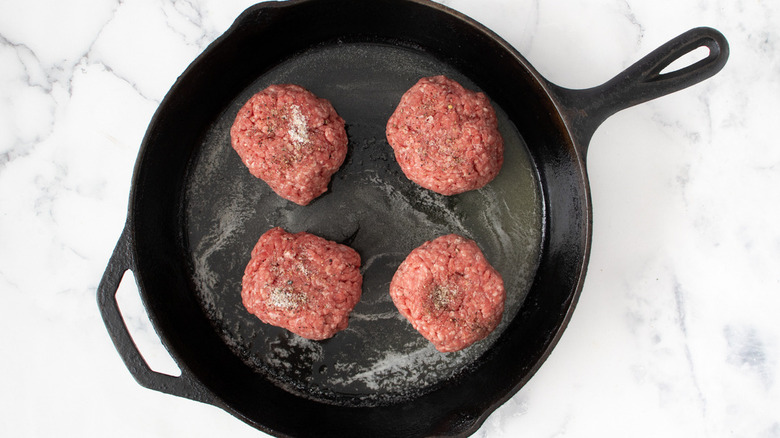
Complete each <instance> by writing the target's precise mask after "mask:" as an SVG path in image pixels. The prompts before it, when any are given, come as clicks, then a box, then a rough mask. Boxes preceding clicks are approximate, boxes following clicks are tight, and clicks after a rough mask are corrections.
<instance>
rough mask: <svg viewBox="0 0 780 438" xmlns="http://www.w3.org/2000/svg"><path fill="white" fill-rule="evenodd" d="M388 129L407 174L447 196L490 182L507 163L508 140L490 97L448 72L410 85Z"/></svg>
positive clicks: (417, 181) (399, 161) (416, 181)
mask: <svg viewBox="0 0 780 438" xmlns="http://www.w3.org/2000/svg"><path fill="white" fill-rule="evenodd" d="M386 133H387V141H388V142H389V143H390V146H392V147H393V150H394V151H395V158H396V160H397V161H398V164H399V165H400V166H401V169H402V170H403V172H404V173H405V174H406V176H407V177H408V178H409V179H410V180H412V181H414V182H415V183H417V184H419V185H421V186H423V187H425V188H426V189H430V190H433V191H435V192H437V193H441V194H442V195H455V194H458V193H463V192H466V191H468V190H474V189H478V188H480V187H482V186H484V185H485V184H487V183H489V182H490V181H492V180H493V178H495V177H496V175H498V171H499V170H501V165H502V164H503V163H504V140H503V138H502V137H501V134H500V133H499V132H498V121H497V119H496V112H495V110H494V109H493V107H492V106H491V105H490V101H488V98H487V97H486V96H485V95H484V94H483V93H476V92H473V91H469V90H466V89H465V88H463V87H462V86H461V85H460V84H459V83H457V82H455V81H453V80H452V79H449V78H447V77H444V76H433V77H429V78H422V79H420V80H419V81H418V82H417V83H416V84H415V85H414V86H413V87H412V88H410V89H409V91H407V92H406V93H405V94H404V95H403V97H401V102H400V103H399V104H398V107H397V108H396V110H395V112H394V113H393V115H392V116H390V119H389V120H388V122H387V132H386Z"/></svg>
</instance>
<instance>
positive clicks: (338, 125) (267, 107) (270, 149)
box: [230, 84, 348, 205]
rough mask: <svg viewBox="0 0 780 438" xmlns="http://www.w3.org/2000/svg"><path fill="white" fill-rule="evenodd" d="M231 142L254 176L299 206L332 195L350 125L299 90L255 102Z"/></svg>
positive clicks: (277, 88)
mask: <svg viewBox="0 0 780 438" xmlns="http://www.w3.org/2000/svg"><path fill="white" fill-rule="evenodd" d="M230 138H231V144H232V146H233V149H235V150H236V152H237V153H238V155H239V156H240V157H241V160H242V161H243V162H244V164H245V165H246V166H247V168H249V172H250V173H252V175H254V176H256V177H258V178H260V179H262V180H263V181H265V182H266V183H267V184H268V185H269V186H270V187H271V189H272V190H273V191H274V192H276V193H277V194H278V195H279V196H281V197H283V198H285V199H288V200H290V201H292V202H295V203H296V204H299V205H307V204H309V203H310V202H311V201H312V200H314V199H315V198H317V197H318V196H320V195H321V194H323V193H325V191H327V189H328V183H329V182H330V179H331V177H332V176H333V174H334V173H335V172H336V171H337V170H338V169H339V167H340V166H341V164H342V163H343V162H344V158H345V157H346V155H347V142H348V140H347V133H346V130H345V128H344V120H343V119H342V118H341V117H339V115H338V114H337V113H336V110H335V109H334V108H333V106H332V105H331V104H330V102H328V101H327V100H326V99H320V98H318V97H317V96H315V95H314V94H312V93H311V92H309V91H308V90H306V89H304V88H303V87H300V86H298V85H293V84H279V85H271V86H269V87H268V88H266V89H264V90H263V91H261V92H259V93H257V94H255V95H254V96H252V97H251V98H250V99H249V100H248V101H247V102H246V103H245V104H244V106H243V107H242V108H241V109H240V110H239V111H238V114H237V115H236V119H235V121H234V122H233V126H232V127H231V129H230Z"/></svg>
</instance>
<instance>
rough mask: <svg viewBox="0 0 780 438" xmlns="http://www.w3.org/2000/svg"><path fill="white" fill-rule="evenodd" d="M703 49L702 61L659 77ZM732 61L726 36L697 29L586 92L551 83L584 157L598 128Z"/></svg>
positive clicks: (713, 73) (714, 71)
mask: <svg viewBox="0 0 780 438" xmlns="http://www.w3.org/2000/svg"><path fill="white" fill-rule="evenodd" d="M701 47H706V48H707V49H709V54H708V55H707V56H706V57H705V58H704V59H701V60H699V61H697V62H695V63H693V64H691V65H688V66H686V67H683V68H681V69H679V70H674V71H671V72H664V73H661V72H662V71H663V70H664V69H665V68H666V67H668V66H669V65H670V64H671V63H673V62H674V61H676V60H678V59H680V58H681V57H683V56H685V55H687V54H689V53H691V52H693V51H695V50H696V49H699V48H701ZM728 57H729V45H728V41H726V37H724V36H723V34H722V33H720V32H718V31H717V30H715V29H712V28H709V27H698V28H695V29H691V30H689V31H687V32H685V33H683V34H681V35H680V36H678V37H676V38H673V39H672V40H671V41H669V42H667V43H666V44H664V45H662V46H661V47H659V48H657V49H656V50H654V51H653V52H651V53H650V54H648V55H647V56H645V57H644V58H642V59H640V60H639V61H637V62H636V63H635V64H633V65H632V66H630V67H628V68H627V69H626V70H625V71H623V72H622V73H620V74H619V75H617V76H615V77H614V78H613V79H611V80H609V81H608V82H606V83H604V84H603V85H600V86H597V87H594V88H589V89H584V90H571V89H567V88H563V87H559V86H557V85H554V84H550V85H551V87H552V89H553V93H554V94H555V95H556V96H557V97H558V101H559V102H560V104H561V106H562V108H563V116H564V118H565V119H566V121H567V122H568V124H569V126H570V127H571V130H572V134H573V136H574V139H575V141H576V142H577V144H578V146H579V147H580V150H581V152H582V154H583V156H584V155H585V153H586V152H587V148H588V144H589V143H590V139H591V137H592V136H593V133H594V132H595V131H596V128H598V127H599V126H600V125H601V124H602V123H603V122H604V120H606V119H607V118H608V117H609V116H611V115H613V114H615V113H616V112H618V111H620V110H623V109H626V108H629V107H631V106H634V105H637V104H640V103H644V102H647V101H649V100H652V99H655V98H658V97H661V96H665V95H667V94H670V93H674V92H676V91H679V90H682V89H684V88H687V87H690V86H691V85H694V84H697V83H699V82H701V81H703V80H705V79H708V78H710V77H712V76H713V75H715V74H716V73H718V72H719V71H720V70H721V69H722V68H723V66H724V65H725V64H726V60H728Z"/></svg>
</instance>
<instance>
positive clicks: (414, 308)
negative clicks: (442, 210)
mask: <svg viewBox="0 0 780 438" xmlns="http://www.w3.org/2000/svg"><path fill="white" fill-rule="evenodd" d="M390 296H391V297H392V299H393V302H394V303H395V305H396V307H397V308H398V311H399V312H401V314H402V315H403V316H404V317H405V318H406V319H407V320H409V322H411V324H412V326H413V327H414V328H415V329H416V330H417V331H418V332H420V334H422V335H423V336H424V337H425V338H426V339H428V340H429V341H431V342H432V343H433V345H434V347H436V349H437V350H439V351H442V352H452V351H458V350H462V349H464V348H466V347H468V346H470V345H472V344H473V343H475V342H477V341H480V340H482V339H484V338H485V337H487V336H488V335H489V334H490V333H491V332H492V331H493V330H495V328H496V327H497V326H498V323H499V322H500V321H501V317H502V315H503V313H504V301H505V299H506V293H505V290H504V281H503V279H502V278H501V274H499V273H498V271H496V270H495V269H494V268H493V267H492V266H491V265H490V264H489V263H488V261H487V260H486V259H485V256H484V255H483V254H482V251H481V250H480V249H479V247H478V246H477V244H476V243H475V242H474V241H473V240H470V239H467V238H465V237H461V236H458V235H456V234H448V235H446V236H441V237H438V238H436V239H434V240H432V241H429V242H425V243H424V244H422V245H421V246H419V247H418V248H416V249H414V250H413V251H412V252H411V253H409V255H408V256H407V257H406V259H405V260H404V261H403V262H402V263H401V265H400V266H399V267H398V270H397V271H396V273H395V275H394V276H393V279H392V281H391V282H390Z"/></svg>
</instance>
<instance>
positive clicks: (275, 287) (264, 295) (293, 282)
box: [241, 227, 363, 340]
mask: <svg viewBox="0 0 780 438" xmlns="http://www.w3.org/2000/svg"><path fill="white" fill-rule="evenodd" d="M362 284H363V277H362V276H361V275H360V255H358V253H357V251H355V250H354V249H352V248H350V247H348V246H345V245H340V244H338V243H336V242H331V241H329V240H325V239H323V238H321V237H318V236H315V235H313V234H309V233H297V234H291V233H288V232H286V231H285V230H283V229H281V228H278V227H277V228H272V229H271V230H269V231H267V232H266V233H265V234H263V235H262V236H261V237H260V240H258V241H257V244H256V245H255V247H254V249H253V250H252V258H251V260H250V261H249V264H248V265H247V267H246V270H245V271H244V278H243V281H242V286H243V287H242V289H241V298H242V300H243V302H244V307H246V309H247V310H248V311H249V312H250V313H252V314H254V315H255V316H257V317H258V318H260V320H261V321H263V322H265V323H268V324H272V325H275V326H279V327H283V328H286V329H287V330H289V331H291V332H293V333H295V334H298V335H300V336H303V337H304V338H308V339H314V340H320V339H327V338H330V337H332V336H333V335H334V334H336V332H338V331H341V330H344V329H345V328H347V323H348V319H349V313H350V312H351V311H352V308H353V307H355V304H357V302H358V301H359V300H360V294H361V286H362Z"/></svg>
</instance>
